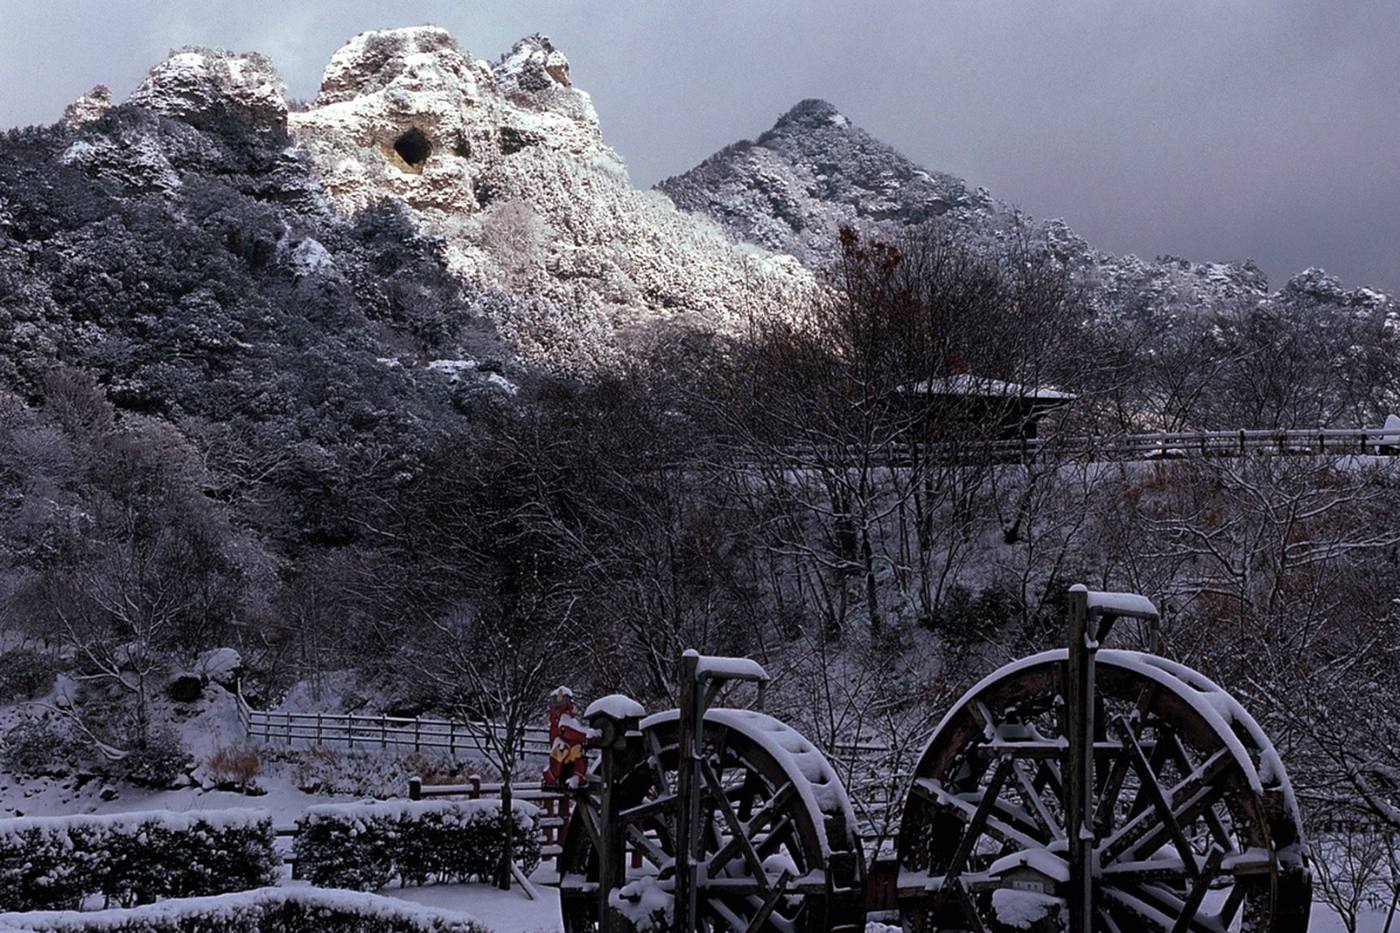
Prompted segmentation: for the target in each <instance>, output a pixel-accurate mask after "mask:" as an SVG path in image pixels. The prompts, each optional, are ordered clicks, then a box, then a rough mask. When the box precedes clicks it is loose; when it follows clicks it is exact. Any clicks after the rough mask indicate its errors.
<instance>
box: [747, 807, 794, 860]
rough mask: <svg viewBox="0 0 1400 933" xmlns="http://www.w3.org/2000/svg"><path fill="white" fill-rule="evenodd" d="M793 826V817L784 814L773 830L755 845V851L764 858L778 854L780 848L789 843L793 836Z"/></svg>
mask: <svg viewBox="0 0 1400 933" xmlns="http://www.w3.org/2000/svg"><path fill="white" fill-rule="evenodd" d="M792 826H793V823H792V817H791V816H788V815H787V814H784V815H783V818H782V819H780V820H778V822H776V823H774V824H773V828H772V829H771V830H769V831H768V833H767V834H766V835H765V836H764V837H763V838H762V839H759V840H758V841H757V842H755V843H754V850H755V851H757V852H758V854H759V855H762V856H768V855H772V854H773V853H774V852H777V851H778V846H780V845H782V844H783V843H784V842H787V841H788V838H789V837H790V836H791V835H792Z"/></svg>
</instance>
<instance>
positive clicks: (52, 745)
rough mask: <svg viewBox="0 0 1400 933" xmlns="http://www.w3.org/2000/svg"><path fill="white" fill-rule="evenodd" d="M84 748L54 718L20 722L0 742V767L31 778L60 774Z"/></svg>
mask: <svg viewBox="0 0 1400 933" xmlns="http://www.w3.org/2000/svg"><path fill="white" fill-rule="evenodd" d="M82 751H83V744H82V742H80V741H79V740H78V739H77V738H76V737H75V736H74V735H73V733H72V731H71V730H70V729H68V728H67V726H66V725H65V724H64V723H62V722H60V721H59V720H58V719H56V718H54V717H53V716H40V717H35V718H32V719H22V720H20V721H19V722H18V723H17V724H15V725H14V726H12V727H11V728H10V730H9V731H8V732H6V733H5V737H4V739H3V740H0V763H3V764H4V766H5V770H6V771H11V772H13V773H15V774H18V775H23V776H26V777H33V776H37V775H41V774H55V775H56V774H62V773H64V772H66V771H67V770H68V769H69V768H70V767H71V766H72V764H73V762H74V760H75V759H76V758H77V757H78V756H79V755H80V754H81V753H82Z"/></svg>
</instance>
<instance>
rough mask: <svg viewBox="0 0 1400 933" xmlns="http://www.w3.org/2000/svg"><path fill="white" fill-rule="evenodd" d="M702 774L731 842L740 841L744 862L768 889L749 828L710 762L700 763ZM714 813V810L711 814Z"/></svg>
mask: <svg viewBox="0 0 1400 933" xmlns="http://www.w3.org/2000/svg"><path fill="white" fill-rule="evenodd" d="M700 773H701V774H702V775H703V776H704V778H705V783H706V784H708V785H709V786H710V791H711V793H712V794H713V795H714V798H715V809H716V810H718V811H719V813H720V815H721V816H723V817H724V821H725V822H726V823H727V824H728V825H729V833H730V836H729V839H730V841H738V843H739V852H740V854H742V855H743V856H744V861H745V862H747V863H748V866H749V872H750V873H751V874H752V875H753V876H754V878H756V879H759V880H760V882H761V883H762V884H763V885H764V886H765V887H766V886H767V884H768V874H767V872H765V871H764V870H763V859H761V858H759V857H758V852H757V851H756V850H755V849H754V847H753V840H751V839H750V838H749V836H748V827H746V826H745V825H744V824H743V823H741V822H740V821H739V816H738V814H736V813H735V812H734V807H733V805H732V804H730V802H729V798H728V797H727V796H725V793H724V785H722V784H721V783H720V780H719V775H717V774H715V769H714V768H712V767H710V763H709V762H708V761H701V762H700ZM789 786H790V785H789ZM713 812H714V811H713V810H712V811H711V813H713Z"/></svg>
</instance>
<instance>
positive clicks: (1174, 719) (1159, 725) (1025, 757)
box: [898, 650, 1311, 933]
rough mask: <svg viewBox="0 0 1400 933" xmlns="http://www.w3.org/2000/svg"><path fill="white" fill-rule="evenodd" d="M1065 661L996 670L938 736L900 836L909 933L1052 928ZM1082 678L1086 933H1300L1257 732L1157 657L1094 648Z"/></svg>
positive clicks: (1061, 871)
mask: <svg viewBox="0 0 1400 933" xmlns="http://www.w3.org/2000/svg"><path fill="white" fill-rule="evenodd" d="M1068 657H1069V655H1068V652H1067V651H1065V650H1060V651H1051V652H1046V653H1044V654H1040V655H1036V656H1034V657H1030V658H1026V659H1023V660H1021V661H1017V662H1015V663H1012V664H1009V665H1007V666H1005V667H1003V668H1001V669H1000V670H998V671H996V672H994V673H993V674H991V675H990V676H989V677H987V678H986V679H984V680H983V681H982V682H981V683H979V684H977V685H976V686H975V687H973V688H972V689H971V690H970V691H969V692H968V693H967V694H966V695H965V696H964V697H963V698H962V699H961V700H960V701H959V702H958V704H957V705H956V706H955V707H954V708H953V709H952V710H951V711H950V712H949V713H948V715H947V716H945V717H944V719H943V721H942V723H941V724H940V725H939V726H938V728H937V730H936V731H935V733H934V735H933V737H932V739H931V740H930V742H929V744H928V746H927V747H926V748H925V750H924V752H923V755H922V757H921V759H920V761H919V763H918V766H917V768H916V770H915V773H914V777H913V780H912V784H911V787H910V791H909V796H908V799H907V801H906V803H905V808H904V815H903V821H902V823H901V828H900V835H899V845H898V856H899V865H900V877H899V894H900V910H901V914H902V916H903V922H904V928H905V929H906V930H910V931H922V930H986V931H996V930H1009V929H1016V930H1041V929H1045V930H1050V929H1054V930H1060V929H1064V924H1065V917H1066V916H1067V915H1068V910H1067V908H1066V903H1067V899H1068V889H1069V887H1070V872H1069V861H1068V859H1067V852H1068V850H1069V843H1068V839H1067V834H1066V825H1067V822H1068V821H1067V819H1066V816H1067V813H1066V801H1067V799H1068V795H1067V793H1066V785H1065V782H1064V780H1063V778H1064V776H1065V775H1067V774H1068V773H1069V769H1070V768H1071V767H1072V763H1071V762H1070V760H1069V758H1068V749H1069V741H1068V734H1069V723H1068V722H1067V716H1068V713H1067V709H1066V707H1067V705H1068V704H1067V703H1066V701H1065V699H1064V697H1065V696H1066V695H1067V694H1066V689H1067V688H1066V684H1067V682H1068V679H1069V676H1070V672H1069V670H1068V666H1069V660H1068ZM1094 677H1095V680H1094V681H1091V684H1092V687H1091V690H1092V694H1091V695H1092V696H1094V697H1095V699H1094V701H1093V709H1094V715H1093V721H1094V736H1093V739H1094V758H1093V771H1092V773H1093V774H1094V780H1093V781H1092V782H1091V784H1092V806H1091V807H1088V808H1087V810H1086V812H1087V814H1089V815H1088V816H1087V817H1086V821H1087V820H1092V833H1091V834H1089V833H1084V832H1081V833H1080V834H1079V835H1080V836H1081V838H1085V839H1088V838H1089V836H1090V835H1092V841H1091V843H1089V844H1091V845H1092V850H1093V857H1092V860H1091V864H1092V866H1093V869H1092V874H1093V881H1092V882H1091V883H1092V886H1093V895H1092V897H1091V898H1090V903H1091V908H1090V910H1089V914H1090V915H1089V916H1088V917H1087V918H1085V919H1084V920H1083V922H1084V924H1085V928H1090V927H1091V928H1092V929H1093V930H1095V931H1108V933H1118V931H1122V933H1129V931H1173V933H1181V931H1200V933H1222V931H1230V930H1239V931H1258V933H1264V931H1273V933H1292V931H1303V930H1306V929H1307V924H1308V911H1309V907H1310V904H1311V883H1310V877H1311V876H1310V874H1309V870H1308V865H1307V847H1306V844H1305V842H1304V841H1303V837H1302V824H1301V822H1300V818H1299V815H1298V808H1297V804H1296V801H1295V800H1294V797H1293V792H1292V789H1291V788H1290V786H1289V783H1288V777H1287V775H1286V774H1285V773H1284V770H1283V766H1282V763H1281V762H1280V761H1279V758H1278V755H1277V753H1276V752H1275V751H1274V750H1273V747H1272V746H1271V745H1270V743H1269V741H1268V739H1267V738H1266V737H1265V735H1264V733H1263V731H1262V730H1261V729H1260V728H1259V726H1258V724H1257V723H1256V722H1255V721H1254V719H1253V718H1252V717H1250V715H1249V714H1248V713H1247V712H1246V711H1245V710H1244V708H1243V707H1241V706H1240V704H1239V703H1237V702H1236V701H1235V700H1234V699H1233V698H1232V697H1230V696H1229V695H1228V694H1227V693H1225V692H1224V691H1223V690H1221V689H1220V688H1219V687H1218V686H1216V685H1215V684H1214V683H1212V682H1211V681H1210V680H1208V679H1207V678H1205V677H1204V676H1202V675H1201V674H1199V673H1197V672H1195V671H1193V670H1190V669H1189V668H1186V667H1183V666H1181V665H1179V664H1175V663H1173V662H1170V661H1166V660H1164V659H1162V658H1159V657H1156V656H1153V655H1147V654H1141V653H1138V652H1132V651H1111V650H1099V651H1097V660H1096V667H1095V671H1094ZM1086 828H1087V827H1086Z"/></svg>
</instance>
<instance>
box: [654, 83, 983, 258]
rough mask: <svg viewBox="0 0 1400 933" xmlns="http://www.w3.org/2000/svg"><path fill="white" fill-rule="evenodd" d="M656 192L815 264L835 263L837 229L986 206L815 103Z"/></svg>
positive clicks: (877, 227)
mask: <svg viewBox="0 0 1400 933" xmlns="http://www.w3.org/2000/svg"><path fill="white" fill-rule="evenodd" d="M658 187H659V188H660V189H661V190H662V191H665V192H666V193H667V194H668V195H670V196H671V198H672V200H674V201H675V202H676V203H677V204H678V205H679V206H681V207H682V208H685V209H687V210H692V211H697V212H699V213H703V214H707V215H709V216H711V217H713V218H714V219H715V220H716V221H718V222H719V223H720V224H722V225H723V226H724V227H725V228H726V229H728V230H729V231H730V232H731V233H732V234H734V235H735V236H737V237H739V238H741V239H746V240H751V241H753V242H756V243H759V244H761V245H763V246H766V247H768V248H770V249H775V250H781V251H783V252H788V253H791V254H792V255H794V256H797V257H798V258H799V259H802V260H803V261H804V262H807V263H808V264H811V265H817V266H820V265H825V264H827V263H829V262H831V261H832V260H833V259H834V258H835V255H836V250H837V237H836V231H837V230H838V228H840V227H841V226H854V227H858V228H861V229H864V230H866V231H867V232H871V233H876V234H882V233H883V234H886V235H888V234H892V233H893V232H894V231H895V230H896V229H898V228H899V227H903V226H906V225H909V224H916V223H922V222H923V221H925V220H928V219H930V218H933V217H938V216H941V215H943V214H946V213H948V212H949V211H958V210H963V211H967V210H982V209H985V208H987V207H989V206H990V203H991V199H990V197H988V196H987V194H986V192H985V191H982V190H980V189H976V190H974V189H970V188H969V187H968V186H967V184H966V183H965V182H964V181H963V180H962V179H960V178H957V177H955V176H953V175H947V174H944V173H942V172H930V171H926V170H924V169H921V168H920V167H919V166H917V165H915V164H914V163H913V162H910V161H909V160H908V159H906V158H905V157H904V156H902V155H901V154H900V153H899V152H897V151H896V150H895V149H894V148H893V147H891V146H889V145H887V144H886V143H883V142H881V141H880V140H878V139H876V138H875V137H873V136H871V135H870V134H869V133H867V132H866V131H865V130H863V129H861V128H860V127H858V126H856V125H855V124H854V123H853V122H852V121H851V120H850V119H849V118H847V117H846V116H845V115H844V114H843V113H841V111H839V110H837V109H836V107H835V106H833V105H832V104H830V103H829V102H827V101H824V100H819V99H816V98H811V99H808V100H803V101H801V102H799V103H798V104H797V105H796V106H794V107H793V108H792V109H790V110H788V111H787V113H785V114H783V115H782V116H781V117H779V118H778V121H777V122H776V123H775V124H774V125H773V126H772V128H771V129H769V130H767V131H766V132H764V133H763V134H762V135H760V136H759V137H758V138H757V139H756V140H753V141H747V140H746V141H742V142H739V143H735V144H734V145H731V146H728V147H726V148H724V149H722V150H720V151H719V152H717V153H715V154H714V155H713V156H711V157H710V158H708V159H706V160H705V161H704V162H702V163H700V165H698V166H696V167H695V168H693V169H691V170H690V171H689V172H686V173H684V174H682V175H677V176H675V177H673V178H668V179H666V180H665V181H663V182H661V184H660V185H658Z"/></svg>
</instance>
